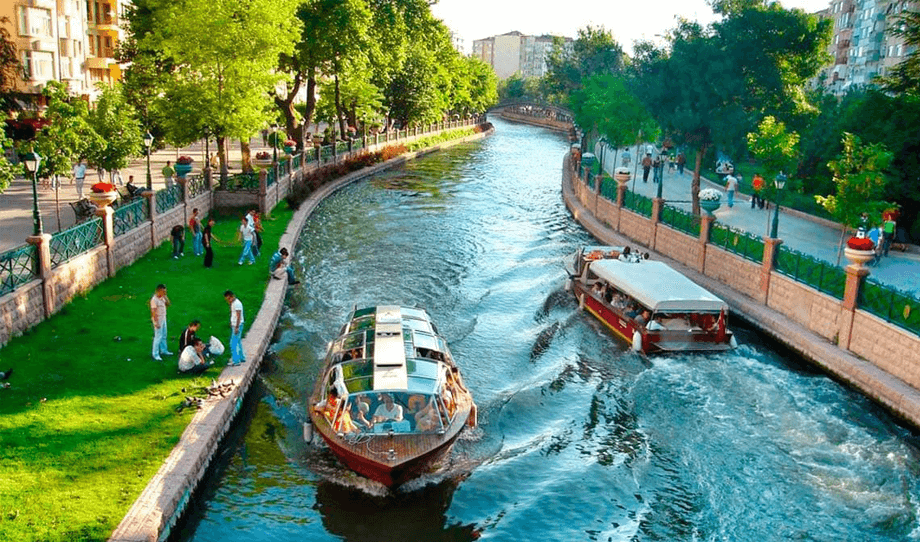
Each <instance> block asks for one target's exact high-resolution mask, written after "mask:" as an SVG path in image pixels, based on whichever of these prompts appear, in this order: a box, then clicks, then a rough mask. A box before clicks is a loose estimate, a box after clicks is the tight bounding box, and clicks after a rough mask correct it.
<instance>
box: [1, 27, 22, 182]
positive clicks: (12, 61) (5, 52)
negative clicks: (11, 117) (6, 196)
mask: <svg viewBox="0 0 920 542" xmlns="http://www.w3.org/2000/svg"><path fill="white" fill-rule="evenodd" d="M8 24H12V23H11V22H10V19H9V17H0V111H9V110H10V109H12V106H13V93H14V90H15V85H16V80H17V79H25V70H24V68H23V66H22V64H21V63H20V62H19V52H18V51H17V49H16V44H15V43H14V42H13V36H12V35H11V34H10V31H9V30H7V28H6V25H8ZM0 192H2V190H0Z"/></svg>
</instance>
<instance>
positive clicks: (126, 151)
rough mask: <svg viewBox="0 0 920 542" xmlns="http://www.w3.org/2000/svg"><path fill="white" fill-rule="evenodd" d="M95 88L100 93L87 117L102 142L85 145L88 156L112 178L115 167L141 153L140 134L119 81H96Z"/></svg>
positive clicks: (141, 132) (141, 137)
mask: <svg viewBox="0 0 920 542" xmlns="http://www.w3.org/2000/svg"><path fill="white" fill-rule="evenodd" d="M98 88H99V91H100V92H101V94H100V96H99V99H98V100H97V101H96V104H95V107H94V108H93V109H92V110H91V111H90V112H89V116H88V119H87V120H88V122H89V125H90V127H92V129H93V130H94V131H95V132H96V134H98V135H99V137H100V138H101V141H102V144H100V145H97V146H95V147H94V148H91V149H89V156H88V157H89V159H90V161H91V162H92V163H93V164H95V165H96V166H98V167H100V168H102V169H104V170H106V171H108V172H109V175H110V178H111V179H112V181H111V182H114V174H115V170H119V169H124V168H126V167H127V166H128V158H129V157H132V156H137V155H139V154H141V151H142V149H143V142H142V139H143V137H144V136H143V131H142V130H141V125H140V121H138V119H137V117H136V114H135V111H134V108H133V107H132V106H131V105H130V104H129V103H128V102H127V100H126V99H125V96H124V94H123V93H122V87H121V85H119V84H116V85H114V86H108V85H105V84H101V83H100V84H99V85H98Z"/></svg>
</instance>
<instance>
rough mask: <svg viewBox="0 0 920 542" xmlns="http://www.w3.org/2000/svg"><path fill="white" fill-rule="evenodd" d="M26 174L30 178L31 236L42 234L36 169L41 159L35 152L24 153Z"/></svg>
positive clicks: (23, 161)
mask: <svg viewBox="0 0 920 542" xmlns="http://www.w3.org/2000/svg"><path fill="white" fill-rule="evenodd" d="M22 163H23V165H25V167H26V173H28V174H29V175H31V176H32V226H33V234H34V235H36V236H39V235H41V234H42V215H41V214H40V213H39V212H38V168H39V166H41V164H42V157H41V156H39V155H38V153H37V152H35V151H32V152H29V153H26V155H25V156H24V157H23V160H22Z"/></svg>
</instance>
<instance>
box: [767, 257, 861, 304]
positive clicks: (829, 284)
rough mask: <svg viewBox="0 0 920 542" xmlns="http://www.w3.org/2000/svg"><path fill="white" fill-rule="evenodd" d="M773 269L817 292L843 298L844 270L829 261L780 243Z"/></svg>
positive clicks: (845, 278)
mask: <svg viewBox="0 0 920 542" xmlns="http://www.w3.org/2000/svg"><path fill="white" fill-rule="evenodd" d="M773 269H775V270H776V271H777V272H779V273H782V274H783V275H786V276H788V277H791V278H793V279H795V280H797V281H799V282H802V283H804V284H807V285H809V286H811V287H812V288H814V289H816V290H818V291H819V292H824V293H826V294H828V295H832V296H834V297H836V298H837V299H843V292H844V289H845V288H846V282H847V275H846V271H844V270H843V269H842V268H840V267H837V266H836V265H834V264H832V263H830V262H825V261H823V260H819V259H817V258H814V257H812V256H809V255H808V254H802V253H801V252H798V251H796V250H792V249H791V248H787V247H784V246H783V245H780V246H779V247H778V249H777V251H776V256H775V258H774V260H773Z"/></svg>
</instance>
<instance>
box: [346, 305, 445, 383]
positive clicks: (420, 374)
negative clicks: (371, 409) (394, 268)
mask: <svg viewBox="0 0 920 542" xmlns="http://www.w3.org/2000/svg"><path fill="white" fill-rule="evenodd" d="M328 355H329V360H330V364H331V365H333V366H334V369H333V370H334V371H335V372H336V374H335V377H334V379H335V380H336V381H338V382H337V384H336V385H337V386H339V387H341V386H344V388H345V390H341V389H340V392H341V391H347V392H348V393H349V394H352V393H361V392H374V391H408V392H411V393H420V394H433V393H437V390H438V389H439V387H440V386H441V384H442V383H443V382H444V380H445V379H446V371H447V363H452V358H451V355H450V350H449V349H448V348H447V342H446V341H445V340H444V339H443V338H442V337H441V336H440V335H438V334H437V330H436V329H435V327H434V325H433V324H432V323H431V320H430V319H429V317H428V314H427V313H426V312H425V311H424V310H421V309H415V308H411V307H399V306H395V305H380V306H377V307H367V308H364V309H359V310H356V311H354V313H353V314H352V317H351V319H350V320H349V321H348V323H347V324H346V325H345V327H344V328H343V332H342V335H341V336H339V337H338V338H337V339H336V340H335V341H333V343H332V347H331V348H330V349H329V354H328Z"/></svg>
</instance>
